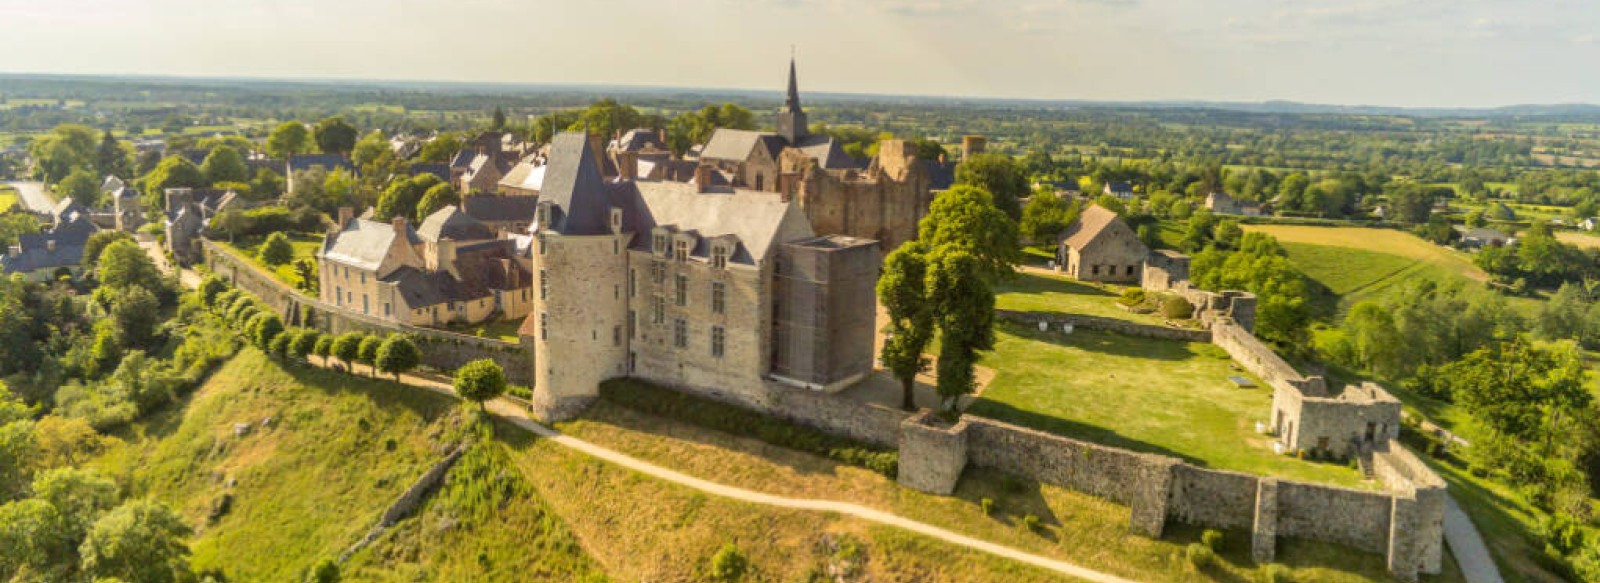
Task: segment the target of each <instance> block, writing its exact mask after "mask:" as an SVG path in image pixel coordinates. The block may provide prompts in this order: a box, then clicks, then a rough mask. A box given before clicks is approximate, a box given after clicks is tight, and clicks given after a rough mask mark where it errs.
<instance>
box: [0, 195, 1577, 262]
mask: <svg viewBox="0 0 1600 583" xmlns="http://www.w3.org/2000/svg"><path fill="white" fill-rule="evenodd" d="M0 196H3V195H0ZM1556 239H1558V240H1560V241H1561V242H1562V243H1568V244H1571V245H1577V246H1579V247H1586V248H1590V249H1596V248H1600V235H1596V234H1594V233H1590V232H1587V231H1556Z"/></svg>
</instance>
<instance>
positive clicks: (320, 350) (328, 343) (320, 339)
mask: <svg viewBox="0 0 1600 583" xmlns="http://www.w3.org/2000/svg"><path fill="white" fill-rule="evenodd" d="M311 353H312V354H315V355H317V356H318V357H320V358H322V359H324V360H326V359H327V358H328V356H329V355H331V354H333V337H332V336H329V335H327V334H318V335H317V343H316V344H315V345H313V346H312V347H311Z"/></svg>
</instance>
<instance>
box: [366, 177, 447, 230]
mask: <svg viewBox="0 0 1600 583" xmlns="http://www.w3.org/2000/svg"><path fill="white" fill-rule="evenodd" d="M440 184H444V181H443V180H440V179H439V177H438V176H434V175H432V174H418V175H416V176H413V177H411V178H406V179H404V180H396V181H394V182H393V183H391V184H390V185H389V187H388V188H386V189H384V191H383V194H382V195H380V196H379V197H378V207H377V210H376V211H375V212H374V213H373V214H374V215H375V216H376V218H377V219H378V220H380V221H387V220H390V219H392V218H394V217H415V216H416V215H417V204H418V203H420V202H422V197H423V195H425V194H427V192H428V190H429V189H431V188H433V187H435V186H438V185H440Z"/></svg>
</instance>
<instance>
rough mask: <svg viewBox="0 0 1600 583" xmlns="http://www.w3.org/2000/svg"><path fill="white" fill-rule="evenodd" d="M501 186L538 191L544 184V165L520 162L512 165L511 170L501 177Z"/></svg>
mask: <svg viewBox="0 0 1600 583" xmlns="http://www.w3.org/2000/svg"><path fill="white" fill-rule="evenodd" d="M500 186H504V187H506V188H517V189H523V190H532V191H535V192H537V191H539V190H540V188H541V187H543V186H544V165H542V164H535V163H533V162H526V161H524V162H518V163H517V165H516V166H512V167H511V171H510V172H507V173H506V174H505V176H503V177H501V178H500Z"/></svg>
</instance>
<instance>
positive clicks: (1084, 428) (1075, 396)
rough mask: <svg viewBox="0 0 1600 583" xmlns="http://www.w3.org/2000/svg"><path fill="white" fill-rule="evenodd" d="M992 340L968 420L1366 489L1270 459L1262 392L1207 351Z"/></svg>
mask: <svg viewBox="0 0 1600 583" xmlns="http://www.w3.org/2000/svg"><path fill="white" fill-rule="evenodd" d="M996 335H997V339H996V343H995V350H994V352H992V353H990V354H988V355H986V356H985V357H984V358H983V361H982V364H983V365H985V366H988V367H991V368H993V369H995V371H996V373H995V378H994V380H993V381H992V382H990V384H989V386H988V388H986V389H984V391H983V394H982V395H981V396H980V397H979V398H978V399H977V400H976V401H975V402H974V403H973V405H972V407H971V408H970V411H971V412H972V413H973V414H975V415H980V416H984V417H990V418H993V419H998V420H1001V421H1007V422H1010V423H1016V424H1018V425H1022V426H1025V427H1032V428H1035V429H1040V430H1044V431H1050V432H1053V433H1057V434H1061V435H1066V436H1070V437H1075V438H1080V439H1085V440H1089V441H1094V442H1097V443H1102V444H1106V445H1110V446H1113V447H1124V448H1128V449H1134V450H1138V451H1145V452H1152V453H1160V454H1164V455H1170V456H1174V457H1178V458H1182V459H1184V460H1187V461H1189V462H1190V463H1194V464H1196V465H1200V466H1204V467H1210V468H1216V469H1223V470H1235V471H1241V472H1249V473H1254V474H1263V475H1271V476H1278V477H1282V478H1288V479H1296V480H1306V481H1312V482H1323V483H1331V484H1337V485H1341V486H1348V487H1356V488H1370V487H1375V485H1374V484H1371V483H1369V482H1365V481H1363V480H1362V478H1361V475H1360V473H1359V472H1357V471H1356V470H1354V469H1351V468H1350V467H1348V466H1345V465H1339V464H1325V463H1314V462H1309V461H1304V460H1299V459H1295V458H1291V457H1288V456H1282V455H1277V454H1274V453H1273V452H1272V444H1271V438H1269V437H1267V436H1264V435H1259V434H1257V433H1256V432H1255V423H1256V422H1257V421H1261V422H1265V421H1267V420H1268V419H1269V416H1270V412H1271V404H1272V392H1271V390H1270V389H1268V388H1266V387H1265V385H1263V384H1262V383H1261V382H1260V381H1259V380H1255V379H1254V377H1252V376H1251V375H1250V374H1249V373H1246V372H1244V371H1241V370H1238V369H1237V368H1236V366H1235V365H1234V363H1233V360H1232V359H1230V358H1228V356H1227V354H1226V353H1223V352H1222V351H1221V350H1220V349H1218V348H1216V347H1215V346H1212V345H1210V344H1205V343H1186V342H1177V341H1168V340H1153V339H1145V338H1134V337H1129V336H1121V335H1117V334H1110V333H1104V332H1096V331H1091V330H1079V331H1076V332H1073V333H1072V334H1071V335H1067V336H1063V335H1062V334H1060V333H1059V332H1049V333H1040V332H1038V331H1036V330H1033V329H1030V328H1026V327H1022V326H1016V325H1001V326H1000V327H999V328H998V329H997V331H996ZM1235 375H1237V376H1244V377H1246V378H1251V379H1252V380H1255V382H1256V384H1257V385H1258V386H1257V387H1255V388H1247V389H1246V388H1237V387H1235V386H1234V385H1233V384H1232V383H1230V382H1229V381H1228V377H1229V376H1235Z"/></svg>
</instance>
